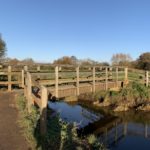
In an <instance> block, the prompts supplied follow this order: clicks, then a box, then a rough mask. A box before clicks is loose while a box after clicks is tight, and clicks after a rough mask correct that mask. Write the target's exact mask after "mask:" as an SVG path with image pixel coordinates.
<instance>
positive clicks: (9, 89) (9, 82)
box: [8, 66, 12, 92]
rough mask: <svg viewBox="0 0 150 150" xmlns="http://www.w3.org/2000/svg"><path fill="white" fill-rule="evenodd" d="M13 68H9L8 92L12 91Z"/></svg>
mask: <svg viewBox="0 0 150 150" xmlns="http://www.w3.org/2000/svg"><path fill="white" fill-rule="evenodd" d="M11 86H12V84H11V66H8V91H9V92H10V91H11Z"/></svg>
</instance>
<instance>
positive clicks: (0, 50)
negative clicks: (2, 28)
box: [0, 36, 6, 58]
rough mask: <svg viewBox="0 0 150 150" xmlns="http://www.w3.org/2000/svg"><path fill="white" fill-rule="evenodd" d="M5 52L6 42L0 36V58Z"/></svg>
mask: <svg viewBox="0 0 150 150" xmlns="http://www.w3.org/2000/svg"><path fill="white" fill-rule="evenodd" d="M5 53H6V44H5V42H4V41H3V39H2V38H1V36H0V58H2V57H3V56H5Z"/></svg>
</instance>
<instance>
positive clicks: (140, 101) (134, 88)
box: [79, 82, 150, 111]
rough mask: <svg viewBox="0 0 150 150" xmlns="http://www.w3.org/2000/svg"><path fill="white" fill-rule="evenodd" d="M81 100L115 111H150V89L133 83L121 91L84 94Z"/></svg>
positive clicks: (80, 97)
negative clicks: (108, 107)
mask: <svg viewBox="0 0 150 150" xmlns="http://www.w3.org/2000/svg"><path fill="white" fill-rule="evenodd" d="M79 100H82V101H83V100H85V101H89V102H91V103H93V104H95V105H97V106H100V107H104V106H110V107H111V108H112V110H114V111H127V110H129V109H136V110H145V111H150V88H149V87H146V86H145V85H143V84H140V83H136V82H132V83H130V84H128V85H127V86H126V87H124V88H121V89H120V90H119V91H99V92H96V93H94V94H92V93H89V94H82V95H80V96H79Z"/></svg>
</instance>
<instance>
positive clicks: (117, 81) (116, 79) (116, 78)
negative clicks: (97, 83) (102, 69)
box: [116, 67, 118, 87]
mask: <svg viewBox="0 0 150 150" xmlns="http://www.w3.org/2000/svg"><path fill="white" fill-rule="evenodd" d="M116 86H117V87H118V67H116Z"/></svg>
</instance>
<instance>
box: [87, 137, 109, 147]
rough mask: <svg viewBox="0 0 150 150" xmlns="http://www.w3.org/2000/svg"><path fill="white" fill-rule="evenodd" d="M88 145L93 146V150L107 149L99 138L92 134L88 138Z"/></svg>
mask: <svg viewBox="0 0 150 150" xmlns="http://www.w3.org/2000/svg"><path fill="white" fill-rule="evenodd" d="M87 140H88V143H89V144H90V145H91V149H92V150H106V147H105V146H104V145H103V144H102V143H100V142H99V140H98V138H97V137H96V136H95V135H93V134H91V135H89V136H88V137H87Z"/></svg>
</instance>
